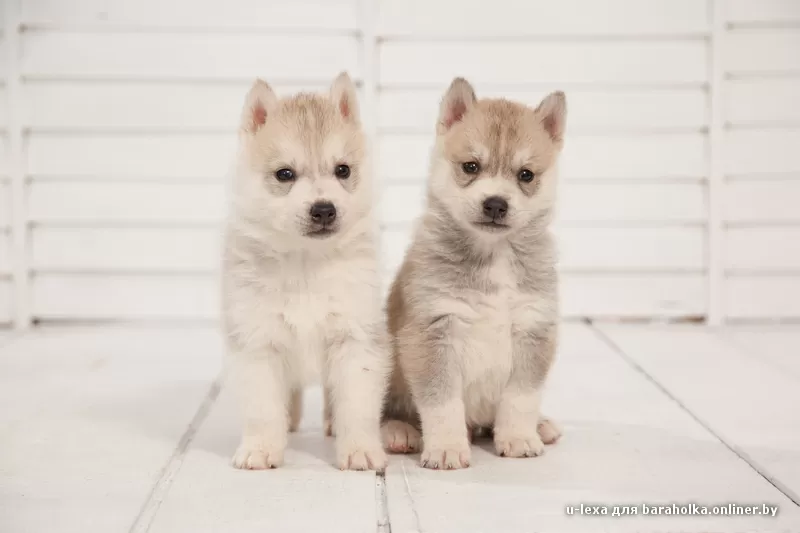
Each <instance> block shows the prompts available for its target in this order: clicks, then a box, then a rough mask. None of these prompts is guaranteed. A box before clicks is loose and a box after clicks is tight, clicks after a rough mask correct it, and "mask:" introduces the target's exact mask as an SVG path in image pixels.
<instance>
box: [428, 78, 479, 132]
mask: <svg viewBox="0 0 800 533" xmlns="http://www.w3.org/2000/svg"><path fill="white" fill-rule="evenodd" d="M475 100H476V98H475V91H474V90H473V89H472V85H470V84H469V82H468V81H467V80H465V79H464V78H456V79H454V80H453V82H452V83H451V84H450V87H449V88H448V89H447V92H446V93H444V97H443V98H442V103H441V104H440V105H439V124H438V125H437V128H436V129H437V130H438V131H439V133H444V132H446V131H447V130H449V129H450V128H452V127H453V124H455V123H457V122H461V119H462V118H464V115H465V114H466V113H467V111H469V110H470V109H471V108H472V107H473V106H474V105H475Z"/></svg>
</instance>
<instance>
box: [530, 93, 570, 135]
mask: <svg viewBox="0 0 800 533" xmlns="http://www.w3.org/2000/svg"><path fill="white" fill-rule="evenodd" d="M536 112H537V113H538V114H539V116H540V117H541V120H542V125H543V126H544V129H545V130H547V133H549V134H550V138H551V139H553V140H554V141H556V142H561V141H562V140H564V129H565V128H566V126H567V97H566V96H564V93H563V92H561V91H556V92H554V93H550V94H549V95H547V96H546V97H545V99H544V100H542V103H540V104H539V107H537V108H536Z"/></svg>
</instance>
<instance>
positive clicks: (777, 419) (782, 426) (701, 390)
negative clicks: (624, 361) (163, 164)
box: [602, 325, 800, 512]
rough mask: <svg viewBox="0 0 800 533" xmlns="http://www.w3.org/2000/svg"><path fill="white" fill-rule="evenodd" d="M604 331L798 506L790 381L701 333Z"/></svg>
mask: <svg viewBox="0 0 800 533" xmlns="http://www.w3.org/2000/svg"><path fill="white" fill-rule="evenodd" d="M602 329H603V331H604V332H606V333H607V334H608V335H609V336H610V337H611V339H613V341H614V342H615V343H616V344H617V345H618V346H619V347H620V349H622V350H623V351H624V352H625V353H626V354H628V356H629V357H631V358H632V359H633V360H634V361H636V363H637V364H638V365H640V366H641V367H642V368H643V369H644V370H645V372H647V373H648V374H650V375H651V376H652V377H653V378H654V379H655V380H657V381H658V382H659V383H660V384H661V385H662V386H663V387H665V388H666V389H667V390H669V391H670V393H671V394H673V395H674V396H675V397H676V398H677V399H678V400H679V401H680V402H681V403H683V405H685V406H686V408H687V409H689V410H690V411H691V412H692V413H694V414H695V415H697V416H698V417H699V418H700V419H701V420H703V421H704V423H705V424H707V425H708V427H710V428H711V429H712V430H713V431H715V432H716V433H717V434H719V435H720V436H721V437H722V438H723V439H725V440H726V441H727V442H729V443H731V444H732V445H733V446H735V447H737V448H738V449H739V450H741V452H742V453H744V454H745V455H746V456H747V457H748V458H749V460H751V461H753V462H754V463H755V464H756V465H757V466H758V467H759V468H760V469H762V471H764V472H765V474H766V475H768V476H770V477H772V478H773V479H775V480H776V481H777V483H778V485H779V486H780V487H782V488H783V489H784V490H786V491H787V492H788V493H790V494H792V497H793V498H794V499H795V501H798V499H799V498H800V462H798V461H797V450H798V449H800V418H798V417H797V405H798V402H800V389H798V387H797V383H796V382H795V380H794V379H793V378H792V377H791V376H789V375H787V374H786V373H784V372H781V371H779V370H777V369H775V368H773V367H772V366H770V365H768V364H764V363H762V362H761V361H759V360H758V359H757V358H753V357H749V356H747V355H744V354H742V353H741V352H740V351H739V350H737V349H736V348H735V347H734V346H733V345H732V344H730V343H727V342H725V341H724V340H723V339H721V338H720V337H718V336H715V335H713V334H712V333H710V332H709V331H708V330H706V329H704V328H702V327H686V328H675V327H672V328H664V327H650V328H642V327H638V328H634V327H624V326H611V325H609V326H607V327H603V328H602ZM712 391H713V393H712ZM792 507H793V510H794V511H797V507H796V506H792ZM781 511H782V512H783V508H782V509H781Z"/></svg>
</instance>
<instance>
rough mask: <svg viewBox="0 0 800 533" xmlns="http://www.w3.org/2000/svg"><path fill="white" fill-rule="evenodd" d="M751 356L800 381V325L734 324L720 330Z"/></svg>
mask: <svg viewBox="0 0 800 533" xmlns="http://www.w3.org/2000/svg"><path fill="white" fill-rule="evenodd" d="M719 334H720V335H722V336H723V338H725V339H729V340H730V341H731V342H733V343H734V344H736V345H737V346H738V347H739V348H740V349H741V350H742V351H743V352H744V353H746V354H747V355H749V356H750V357H752V358H754V359H756V360H758V361H763V362H765V363H768V364H771V365H773V366H774V367H775V369H776V370H777V371H778V372H781V373H786V374H788V375H791V376H794V378H795V379H797V380H800V354H798V351H797V347H798V346H800V328H798V327H797V326H735V327H728V328H725V329H724V330H722V331H721V332H719Z"/></svg>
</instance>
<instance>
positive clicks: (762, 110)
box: [725, 4, 800, 125]
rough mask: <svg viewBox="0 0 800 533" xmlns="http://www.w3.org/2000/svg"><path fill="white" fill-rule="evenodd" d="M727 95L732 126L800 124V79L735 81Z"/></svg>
mask: <svg viewBox="0 0 800 533" xmlns="http://www.w3.org/2000/svg"><path fill="white" fill-rule="evenodd" d="M798 5H800V4H798ZM725 92H726V98H725V100H726V109H725V117H726V119H727V121H728V122H729V123H730V124H733V125H739V124H744V125H759V124H764V125H774V124H797V123H800V80H793V79H772V80H764V79H761V80H731V81H729V82H728V83H727V85H726V88H725Z"/></svg>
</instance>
